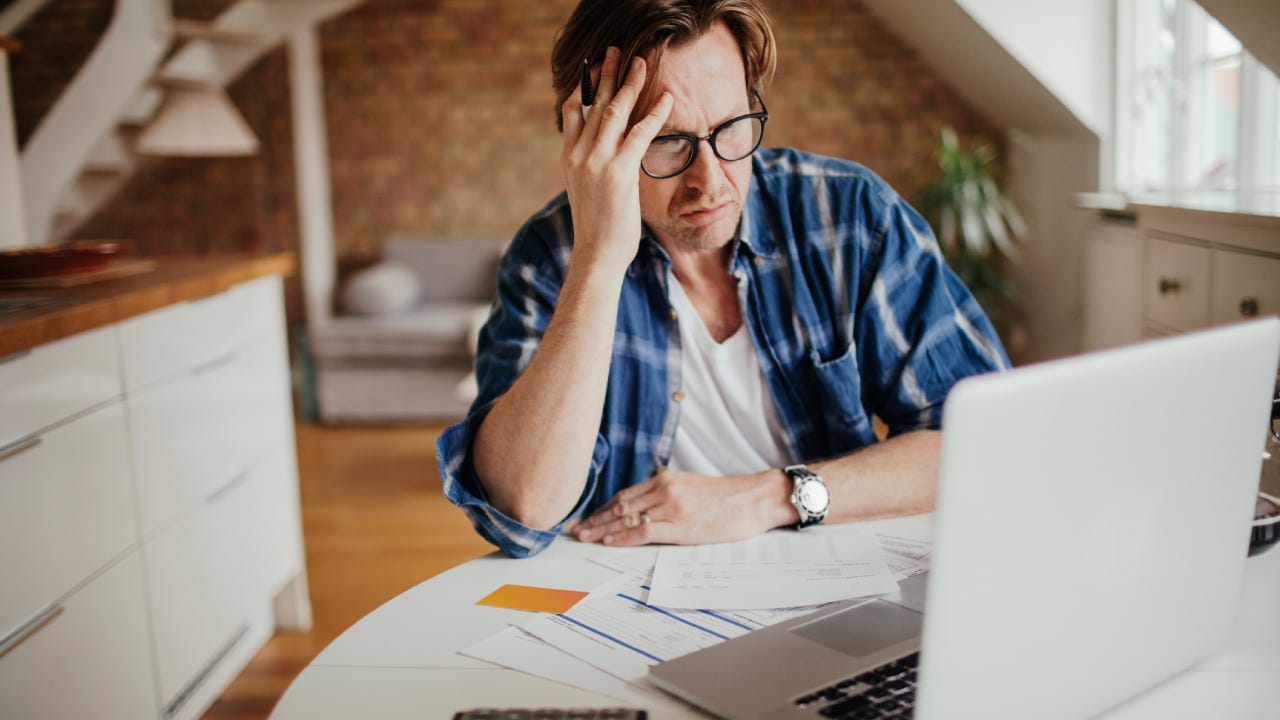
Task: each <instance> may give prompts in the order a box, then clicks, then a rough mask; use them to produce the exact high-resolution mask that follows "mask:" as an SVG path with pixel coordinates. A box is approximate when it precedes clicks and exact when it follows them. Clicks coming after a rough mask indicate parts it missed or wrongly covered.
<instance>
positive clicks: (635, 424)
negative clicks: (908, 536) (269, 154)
mask: <svg viewBox="0 0 1280 720" xmlns="http://www.w3.org/2000/svg"><path fill="white" fill-rule="evenodd" d="M572 245H573V226H572V221H571V218H570V212H569V203H568V199H567V197H566V196H565V195H564V194H563V193H561V194H560V195H559V196H558V197H557V198H555V199H554V200H552V201H551V203H550V204H549V205H547V206H546V207H545V208H544V209H543V210H542V211H541V212H539V213H538V214H536V215H535V216H533V217H532V218H531V219H530V220H529V221H528V222H527V223H526V224H525V225H524V226H523V227H522V228H521V229H520V230H519V232H518V233H517V234H516V237H515V239H514V241H513V242H512V244H511V247H510V248H509V250H508V251H507V253H506V255H505V256H504V258H503V260H502V262H501V263H500V265H499V269H498V292H497V297H496V299H495V301H494V305H493V310H492V313H491V315H490V317H489V320H488V322H487V323H486V325H485V326H484V329H483V331H482V332H481V335H480V345H479V351H478V356H477V360H476V372H477V377H478V380H479V395H478V397H477V398H476V401H475V404H474V405H473V406H472V407H471V410H470V412H469V414H468V415H467V417H466V418H465V419H464V420H462V421H461V422H459V423H457V424H456V425H453V426H451V427H450V428H449V429H448V430H446V431H445V433H444V434H443V435H442V436H441V437H440V439H439V441H438V442H437V443H436V450H437V455H438V458H439V464H440V476H441V478H442V481H443V484H444V493H445V495H446V497H448V499H449V500H450V501H451V502H453V503H454V504H456V505H458V506H459V507H461V508H462V509H463V510H465V511H466V512H467V514H468V515H469V516H470V518H471V521H472V523H473V524H474V525H475V527H476V530H477V531H478V532H479V533H480V534H481V535H482V536H484V537H485V538H486V539H487V540H489V541H490V542H492V543H493V544H494V545H496V546H497V547H498V548H499V549H501V550H502V551H503V552H504V553H506V554H507V555H510V556H513V557H524V556H528V555H532V554H535V553H537V552H539V551H541V550H542V549H543V548H545V547H546V546H547V545H549V544H550V543H551V542H552V540H554V539H555V537H556V535H557V534H558V533H559V532H561V531H562V530H563V528H564V526H565V525H566V524H568V523H570V522H571V521H574V520H576V519H579V518H582V517H586V516H587V515H589V514H590V513H591V512H592V511H594V510H595V509H596V508H598V507H600V506H601V505H602V504H604V503H605V502H606V501H607V500H608V499H609V498H610V497H612V496H613V495H614V494H615V493H616V492H618V491H619V490H621V489H622V488H625V487H628V486H630V485H633V484H636V483H638V482H641V481H643V480H645V479H646V478H648V477H650V476H651V475H653V474H654V473H655V472H656V471H657V470H658V469H659V468H661V467H664V466H666V464H667V462H668V460H669V458H670V456H671V450H672V444H673V442H674V440H675V431H676V425H677V423H679V421H680V403H679V401H678V400H677V399H676V398H677V397H678V396H677V395H676V393H677V392H678V391H679V390H681V378H680V353H681V348H680V342H679V332H678V328H677V327H676V325H675V323H676V322H678V320H677V319H676V318H675V315H674V313H673V312H672V310H671V304H670V301H669V300H668V296H667V288H668V285H669V282H670V274H671V262H670V259H669V258H668V256H667V254H666V253H665V252H664V251H663V249H662V248H661V246H660V245H658V243H657V242H656V241H654V239H653V237H652V236H651V235H650V234H649V232H648V230H647V229H646V230H645V231H644V235H643V237H642V239H641V242H640V250H639V252H637V253H636V257H635V259H634V260H633V261H632V263H631V265H630V267H629V268H628V270H627V274H626V277H625V280H624V282H623V287H622V292H621V297H620V301H619V305H618V318H617V331H616V335H615V336H614V342H613V355H612V361H611V362H612V364H611V365H610V368H609V381H608V389H607V391H606V396H605V402H604V410H603V413H602V415H601V418H600V427H599V432H598V434H597V435H596V441H595V449H594V452H593V455H592V458H591V464H590V469H589V470H588V473H587V477H586V478H582V479H580V480H581V481H582V482H583V490H582V495H581V497H580V498H579V500H578V503H577V505H576V506H575V507H574V509H573V510H572V512H570V513H569V515H568V516H567V517H566V518H565V519H564V520H563V521H562V522H561V523H560V524H559V525H557V526H556V527H555V528H552V529H551V530H540V529H536V528H531V527H528V526H525V525H523V524H521V523H519V522H517V521H516V520H514V519H512V518H510V517H507V516H506V515H504V514H503V513H502V512H500V511H499V510H497V509H496V508H494V507H493V506H492V505H491V504H490V503H489V502H488V500H487V498H486V495H485V491H484V488H483V487H482V485H481V483H480V482H479V480H478V478H477V477H476V474H475V470H474V466H473V463H472V458H471V452H472V445H473V443H474V441H475V436H476V431H477V429H478V428H479V426H480V423H481V422H482V421H483V420H484V417H485V415H486V414H487V413H488V411H489V410H490V408H492V407H493V404H494V403H495V402H496V401H497V400H498V399H499V398H500V397H501V396H502V394H503V393H504V392H506V390H507V389H508V388H509V387H510V386H511V385H512V383H514V382H515V380H516V378H517V377H518V376H519V375H520V373H521V372H522V371H523V370H524V369H525V367H527V366H528V364H529V361H530V360H531V358H532V357H533V354H534V353H535V352H536V351H537V348H538V343H539V342H540V340H541V339H542V334H543V332H544V331H545V330H546V327H547V323H548V322H549V321H550V319H551V314H552V313H553V312H554V311H555V307H556V299H557V297H558V295H559V292H560V287H561V285H562V283H563V281H564V277H565V272H566V269H567V267H568V263H569V254H570V250H571V248H572ZM731 247H732V255H731V259H730V270H731V272H732V273H733V274H734V276H736V277H737V279H738V289H739V296H740V299H741V302H742V307H743V321H744V325H745V327H746V329H747V332H749V333H750V335H751V341H752V343H753V344H754V346H755V349H756V353H757V355H758V357H759V359H760V366H761V368H762V369H763V372H764V376H765V380H766V383H767V385H768V387H769V389H770V390H771V391H772V394H773V399H774V402H775V404H776V406H777V409H778V414H779V417H780V419H781V420H782V423H783V424H784V425H785V427H786V429H787V433H788V436H787V437H786V438H785V441H786V444H787V446H788V447H789V448H790V452H791V458H792V460H793V461H794V462H805V461H811V460H816V459H820V458H826V457H832V456H838V455H843V454H847V453H850V452H852V451H855V450H858V449H859V448H862V447H866V446H868V445H871V444H873V443H875V442H876V441H877V440H876V436H875V434H874V432H873V430H872V420H871V418H872V416H873V415H877V416H879V417H880V418H881V419H882V420H883V421H884V422H885V423H886V425H887V426H888V427H889V431H890V434H891V435H896V434H900V433H903V432H907V431H910V430H917V429H923V428H938V427H939V425H940V422H941V419H942V404H943V401H944V400H945V399H946V397H947V393H948V391H950V389H951V387H952V386H953V385H954V384H955V383H956V382H957V381H958V380H960V379H961V378H964V377H966V376H969V375H975V374H978V373H984V372H989V371H993V370H999V369H1004V368H1007V367H1008V366H1009V361H1008V358H1007V357H1006V356H1005V352H1004V349H1003V348H1002V347H1001V345H1000V341H999V339H998V338H997V336H996V334H995V331H994V330H993V329H992V327H991V324H990V322H989V321H988V320H987V318H986V316H985V315H984V314H983V312H982V310H981V309H980V308H979V306H978V304H977V302H976V301H975V300H974V299H973V297H972V296H971V295H970V294H969V291H968V290H966V289H965V287H964V286H963V285H962V284H961V283H960V281H959V279H958V278H957V277H956V276H955V275H954V274H953V273H952V272H951V270H950V269H949V268H948V267H947V265H946V263H945V261H944V260H943V258H942V255H941V253H940V251H939V248H938V244H937V241H936V240H935V239H934V236H933V233H932V232H931V230H930V229H929V226H928V225H927V223H925V221H924V220H923V218H921V217H920V215H919V214H918V213H916V211H915V210H913V209H912V208H911V207H910V206H908V205H907V203H906V202H905V201H903V200H902V198H900V197H898V195H897V193H895V192H894V191H893V190H892V189H891V188H890V187H889V186H888V185H887V184H886V183H885V182H884V181H883V180H881V179H880V178H879V177H877V176H876V175H875V174H874V173H872V172H871V171H869V170H867V169H866V168H864V167H862V166H860V165H858V164H856V163H853V162H849V161H845V160H837V159H832V158H826V157H820V156H817V155H811V154H807V153H802V152H799V151H796V150H792V149H761V150H759V151H757V152H756V153H755V155H754V156H753V157H752V179H751V186H750V189H749V190H748V193H747V198H746V203H745V209H744V211H743V216H742V220H741V222H740V223H739V226H738V231H737V234H736V236H735V238H734V239H733V241H732V245H731ZM565 382H572V379H571V378H566V379H565ZM546 452H556V449H555V448H547V449H546ZM761 469H763V468H761ZM566 481H569V479H566Z"/></svg>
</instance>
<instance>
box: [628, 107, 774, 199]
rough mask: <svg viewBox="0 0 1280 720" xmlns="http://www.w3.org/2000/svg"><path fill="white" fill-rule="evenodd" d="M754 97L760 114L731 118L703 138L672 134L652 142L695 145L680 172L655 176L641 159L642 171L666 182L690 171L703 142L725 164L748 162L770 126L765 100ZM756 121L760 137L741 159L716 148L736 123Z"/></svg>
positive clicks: (658, 137)
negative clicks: (718, 136) (664, 141)
mask: <svg viewBox="0 0 1280 720" xmlns="http://www.w3.org/2000/svg"><path fill="white" fill-rule="evenodd" d="M752 95H754V96H755V99H756V102H757V103H759V105H760V112H753V113H747V114H746V115H739V116H737V117H732V118H729V119H728V120H725V121H724V122H722V123H720V124H719V125H717V126H715V127H714V128H712V130H711V132H710V133H708V134H706V135H704V136H703V137H698V136H697V135H686V134H684V133H671V134H669V135H659V136H657V137H655V138H654V139H653V140H652V141H651V142H658V141H659V140H688V141H689V142H691V143H692V144H693V152H691V153H689V159H688V160H686V161H685V163H684V165H681V166H680V169H679V170H677V171H675V172H673V173H669V174H666V175H654V174H653V173H651V172H649V168H646V167H645V166H644V159H643V158H641V160H640V170H641V171H642V172H644V174H645V175H648V176H649V177H651V178H653V179H654V180H666V179H667V178H673V177H675V176H677V175H679V174H680V173H682V172H684V171H685V170H688V169H689V166H690V165H693V163H694V161H695V160H697V159H698V152H699V151H700V150H701V149H702V141H703V140H706V141H707V144H708V145H710V146H711V152H713V153H715V156H716V157H718V158H720V159H721V160H723V161H725V162H738V161H739V160H746V159H747V158H749V157H751V156H752V155H753V154H755V151H756V150H758V149H760V143H762V142H764V128H765V126H766V125H768V124H769V108H767V107H765V105H764V100H763V99H762V98H761V97H760V94H759V93H755V92H753V93H752ZM755 119H758V120H759V121H760V137H759V138H757V139H756V143H755V145H752V146H751V149H750V150H748V151H747V153H746V154H745V155H743V156H741V157H736V158H727V157H725V156H724V155H721V154H720V148H718V147H716V136H717V135H719V134H720V133H721V131H723V130H727V129H728V128H729V127H731V126H733V125H734V124H736V123H739V122H742V121H744V120H755Z"/></svg>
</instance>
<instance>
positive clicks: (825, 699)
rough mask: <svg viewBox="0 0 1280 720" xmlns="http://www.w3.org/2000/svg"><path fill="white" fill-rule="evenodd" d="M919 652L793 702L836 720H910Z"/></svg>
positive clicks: (914, 699)
mask: <svg viewBox="0 0 1280 720" xmlns="http://www.w3.org/2000/svg"><path fill="white" fill-rule="evenodd" d="M919 662H920V653H911V654H910V655H908V656H906V657H904V658H902V659H900V660H894V661H892V662H888V663H885V664H884V665H881V666H880V667H878V668H876V669H874V670H868V671H867V672H864V673H862V674H860V675H855V676H854V677H851V678H847V679H845V680H841V681H840V682H838V683H835V684H832V685H828V686H827V687H824V688H822V689H821V690H817V691H815V692H812V693H810V694H808V695H805V696H804V697H802V698H800V699H798V700H796V707H799V708H802V709H810V710H812V711H813V712H815V713H816V714H817V715H818V716H820V717H824V718H834V719H839V720H871V719H872V718H909V717H911V714H912V708H914V707H915V701H916V665H918V664H919Z"/></svg>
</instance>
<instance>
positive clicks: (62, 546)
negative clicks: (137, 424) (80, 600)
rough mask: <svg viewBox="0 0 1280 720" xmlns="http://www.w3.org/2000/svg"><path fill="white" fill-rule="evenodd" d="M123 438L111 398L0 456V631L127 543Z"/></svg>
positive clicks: (128, 499)
mask: <svg viewBox="0 0 1280 720" xmlns="http://www.w3.org/2000/svg"><path fill="white" fill-rule="evenodd" d="M128 442H129V441H128V436H127V431H126V428H125V416H124V408H123V407H122V406H121V404H120V403H119V402H116V403H112V404H110V405H107V406H106V407H104V408H101V409H99V410H96V411H94V412H92V413H90V414H88V415H85V416H84V417H81V418H78V419H76V420H75V421H73V422H70V423H68V424H66V425H62V426H60V427H58V428H56V429H54V430H50V431H48V432H45V433H44V434H42V435H38V436H34V438H33V444H32V445H31V446H30V447H28V448H26V449H24V450H22V451H21V452H18V453H16V454H13V455H10V456H9V457H7V458H5V459H4V460H0V635H3V634H5V633H8V632H9V631H10V630H12V629H13V628H15V627H17V626H19V625H21V624H22V623H24V622H25V621H26V620H28V619H30V618H31V617H33V616H34V615H35V614H36V613H38V612H39V611H40V609H41V608H44V607H45V606H47V605H48V604H50V603H52V602H54V601H55V600H57V599H58V598H60V597H62V596H63V595H65V594H66V593H68V592H69V591H70V590H71V589H72V588H73V587H75V585H76V584H77V583H80V582H81V581H83V580H84V579H85V578H87V577H89V576H90V575H91V574H93V573H94V572H95V571H96V570H98V569H99V568H101V567H102V566H103V565H105V564H106V563H107V562H108V561H110V560H111V559H112V558H114V557H116V556H117V555H119V554H120V553H122V552H124V550H125V549H126V548H127V547H129V545H130V544H131V543H132V542H133V538H134V534H135V532H136V527H137V525H136V521H135V515H134V502H133V485H132V481H131V476H130V466H129V454H128V453H129V445H128Z"/></svg>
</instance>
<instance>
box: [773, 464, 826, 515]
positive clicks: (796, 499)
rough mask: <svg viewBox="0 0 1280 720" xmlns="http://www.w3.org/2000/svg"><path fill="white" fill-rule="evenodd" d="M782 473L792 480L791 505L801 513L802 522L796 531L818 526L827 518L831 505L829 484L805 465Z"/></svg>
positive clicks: (792, 466) (784, 470)
mask: <svg viewBox="0 0 1280 720" xmlns="http://www.w3.org/2000/svg"><path fill="white" fill-rule="evenodd" d="M782 471H783V472H785V473H786V474H787V477H789V478H791V504H792V505H794V506H795V508H796V512H798V513H800V522H798V523H796V529H797V530H799V529H801V528H807V527H809V526H810V525H817V524H818V523H820V522H822V521H823V520H825V519H826V517H827V508H828V507H829V506H830V505H831V493H830V492H829V491H828V490H827V484H826V483H825V482H823V481H822V478H820V477H818V475H817V474H816V473H814V472H813V471H811V470H810V469H809V468H807V467H805V466H804V465H790V466H788V467H785V468H782Z"/></svg>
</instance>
